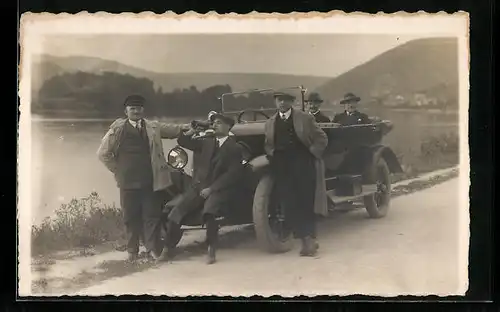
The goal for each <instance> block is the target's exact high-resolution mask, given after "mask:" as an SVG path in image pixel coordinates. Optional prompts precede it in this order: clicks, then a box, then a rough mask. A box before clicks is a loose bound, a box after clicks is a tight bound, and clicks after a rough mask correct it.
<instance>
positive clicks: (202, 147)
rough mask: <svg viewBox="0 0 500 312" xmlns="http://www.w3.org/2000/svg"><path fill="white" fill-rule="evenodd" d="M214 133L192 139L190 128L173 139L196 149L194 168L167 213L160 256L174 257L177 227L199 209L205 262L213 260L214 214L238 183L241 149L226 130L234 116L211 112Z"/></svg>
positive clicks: (220, 210) (220, 211)
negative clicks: (181, 194)
mask: <svg viewBox="0 0 500 312" xmlns="http://www.w3.org/2000/svg"><path fill="white" fill-rule="evenodd" d="M210 119H211V121H212V124H213V129H214V136H210V137H205V138H202V139H194V138H193V137H192V134H193V133H194V131H195V130H194V129H191V130H189V131H187V132H185V133H183V134H182V135H181V136H180V137H179V138H178V140H177V142H178V144H179V145H180V146H182V147H184V148H186V149H189V150H191V151H193V153H198V155H199V157H198V158H197V163H196V170H194V171H193V178H192V185H191V186H190V187H189V188H188V190H187V191H186V192H185V193H184V194H183V197H182V199H181V201H180V203H178V204H177V205H176V206H175V207H174V208H173V209H172V210H171V211H170V213H169V215H168V224H167V235H166V241H165V243H166V246H165V248H164V249H163V252H162V254H161V256H160V260H171V259H173V258H174V257H175V250H176V244H177V242H178V241H179V236H181V235H182V232H181V231H180V227H181V225H182V221H183V218H184V217H185V216H187V215H188V214H191V213H193V212H196V211H200V210H199V209H201V210H202V211H201V214H202V217H203V223H204V224H205V225H206V241H207V243H208V255H207V263H208V264H212V263H214V262H215V261H216V259H215V256H216V249H217V242H218V230H219V226H218V224H217V220H216V216H217V215H220V214H224V211H226V209H228V208H230V207H227V206H228V205H229V203H230V202H232V200H233V199H234V198H233V196H234V194H235V189H236V188H237V187H238V185H239V184H238V177H239V176H241V172H242V170H243V168H244V167H243V164H242V160H243V159H242V152H241V149H240V147H239V146H238V144H237V142H236V139H235V137H234V136H232V135H230V130H231V128H232V127H233V125H234V120H233V119H232V118H230V117H227V116H225V115H222V114H218V113H215V114H211V116H210Z"/></svg>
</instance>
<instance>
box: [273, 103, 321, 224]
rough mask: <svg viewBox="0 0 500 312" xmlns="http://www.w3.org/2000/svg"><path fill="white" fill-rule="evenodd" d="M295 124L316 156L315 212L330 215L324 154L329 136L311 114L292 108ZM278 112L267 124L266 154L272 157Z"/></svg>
mask: <svg viewBox="0 0 500 312" xmlns="http://www.w3.org/2000/svg"><path fill="white" fill-rule="evenodd" d="M292 110H293V112H292V114H293V126H294V128H295V133H296V134H297V137H298V138H299V140H300V141H301V142H302V143H303V144H304V145H305V146H306V147H307V148H308V149H309V152H311V154H312V155H314V158H315V168H316V191H315V196H314V213H315V214H317V215H323V216H327V215H328V205H327V195H326V183H325V164H324V162H323V159H322V156H323V152H324V151H325V149H326V147H327V145H328V136H327V135H326V133H325V132H324V131H323V130H322V129H321V128H320V127H319V126H318V124H317V123H316V122H315V120H314V117H313V116H312V115H311V114H308V113H305V112H303V111H301V110H297V109H294V108H292ZM277 116H278V114H277V113H276V114H275V115H273V116H272V117H271V118H269V119H268V120H267V121H266V125H265V143H264V148H265V150H266V154H267V155H268V156H270V157H272V156H273V153H274V124H275V122H276V117H277Z"/></svg>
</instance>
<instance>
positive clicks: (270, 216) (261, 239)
mask: <svg viewBox="0 0 500 312" xmlns="http://www.w3.org/2000/svg"><path fill="white" fill-rule="evenodd" d="M273 186H274V181H273V179H272V177H271V176H270V175H269V174H266V175H264V176H263V177H262V178H261V179H260V181H259V183H258V185H257V188H256V190H255V194H254V200H253V222H254V227H255V234H256V236H257V241H258V243H259V245H260V246H261V248H263V249H264V250H267V251H269V252H272V253H282V252H286V251H289V250H290V249H291V248H292V243H293V240H292V234H291V232H290V231H288V230H287V229H286V228H285V226H284V216H283V215H282V214H281V213H280V209H278V208H277V206H276V204H275V203H276V200H274V198H273V196H272V195H273V188H274V187H273Z"/></svg>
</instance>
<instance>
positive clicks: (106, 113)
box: [32, 72, 272, 118]
mask: <svg viewBox="0 0 500 312" xmlns="http://www.w3.org/2000/svg"><path fill="white" fill-rule="evenodd" d="M229 92H232V88H231V86H230V85H229V84H226V85H214V86H211V87H209V88H206V89H204V90H198V89H197V88H196V86H191V87H190V88H186V89H175V90H173V91H172V92H163V90H162V88H161V87H155V84H154V82H153V81H152V80H150V79H147V78H137V77H134V76H132V75H128V74H118V73H114V72H104V73H102V74H93V73H87V72H76V73H64V74H61V75H57V76H54V77H52V78H50V79H48V80H46V81H45V82H44V83H43V85H42V87H41V88H40V90H39V91H38V93H37V94H33V103H32V112H33V113H35V114H47V115H58V114H63V113H66V114H68V115H71V114H77V115H87V116H93V117H99V118H112V117H116V116H117V115H122V114H123V101H124V99H125V98H126V97H127V96H128V95H130V94H141V95H142V96H144V97H145V98H146V99H147V100H148V107H147V113H148V115H152V116H158V117H165V116H169V117H182V116H203V115H206V114H207V112H209V111H211V110H215V111H220V110H221V101H220V99H219V98H220V96H221V95H222V94H223V93H229ZM224 99H225V100H224V103H225V104H224V105H225V110H242V109H248V108H261V107H270V105H271V106H272V96H271V95H270V94H261V93H251V94H249V95H248V96H228V97H225V98H224Z"/></svg>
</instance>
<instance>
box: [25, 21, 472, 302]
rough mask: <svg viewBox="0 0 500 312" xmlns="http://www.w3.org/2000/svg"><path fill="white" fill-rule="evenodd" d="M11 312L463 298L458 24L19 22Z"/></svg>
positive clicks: (464, 164) (463, 40) (463, 51)
mask: <svg viewBox="0 0 500 312" xmlns="http://www.w3.org/2000/svg"><path fill="white" fill-rule="evenodd" d="M20 44H21V48H22V50H21V64H20V86H19V94H20V97H21V108H20V110H21V119H20V123H19V143H18V144H19V155H18V172H19V174H18V182H19V195H18V198H19V201H18V207H17V208H18V228H19V241H20V243H19V246H18V250H19V267H18V272H19V295H20V296H28V295H33V296H46V295H56V296H60V295H86V296H103V295H109V294H112V295H122V294H132V295H143V294H149V295H166V296H180V297H184V296H193V295H194V296H203V295H207V296H209V295H216V296H253V295H261V296H266V297H267V296H273V295H279V296H283V297H294V296H301V295H306V296H317V295H330V296H334V295H340V296H344V295H350V294H364V295H375V296H381V297H390V296H398V295H439V296H446V295H463V294H465V292H466V290H467V288H468V241H469V217H468V216H469V198H468V189H469V153H468V150H469V147H468V135H467V133H468V106H469V102H468V101H469V100H468V86H469V83H468V81H469V52H468V15H467V14H466V13H463V12H461V13H456V14H426V13H417V14H406V13H403V12H401V13H396V14H393V15H383V14H380V15H369V14H362V13H351V14H345V13H342V12H331V13H329V14H326V13H307V14H306V13H303V14H299V13H291V14H287V15H278V14H276V15H275V14H258V13H252V14H248V15H230V16H224V15H217V14H208V15H205V16H204V15H198V14H195V13H189V14H185V15H182V16H179V15H175V14H173V13H172V14H171V13H166V14H164V15H154V14H151V13H141V14H118V15H112V14H107V13H96V14H88V13H80V14H76V15H52V14H24V15H23V17H22V20H21V35H20Z"/></svg>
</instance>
